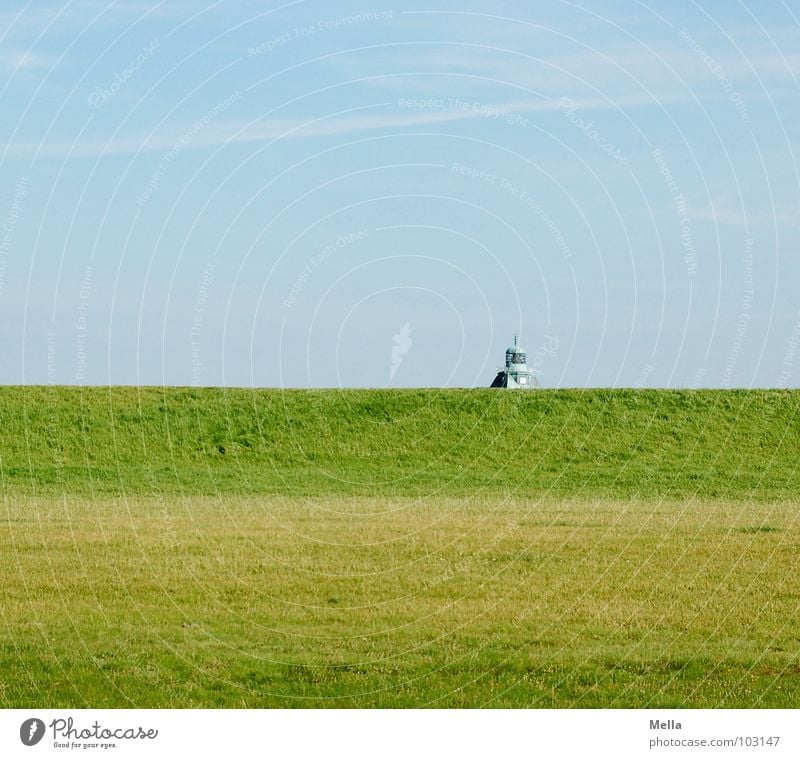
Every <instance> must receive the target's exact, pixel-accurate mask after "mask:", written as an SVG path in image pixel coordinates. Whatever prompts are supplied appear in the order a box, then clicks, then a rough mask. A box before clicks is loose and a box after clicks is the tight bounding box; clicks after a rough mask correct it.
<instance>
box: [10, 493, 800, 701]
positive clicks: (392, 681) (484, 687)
mask: <svg viewBox="0 0 800 758" xmlns="http://www.w3.org/2000/svg"><path fill="white" fill-rule="evenodd" d="M797 506H798V502H797V501H789V500H785V499H784V500H782V501H781V502H768V501H766V500H762V501H761V502H753V501H751V500H724V499H719V498H717V499H694V498H692V497H691V496H689V497H686V498H682V499H679V500H661V499H659V498H648V499H635V498H625V499H619V498H615V499H609V498H603V497H595V498H579V499H570V498H563V497H562V498H539V497H528V496H524V495H522V496H520V495H519V494H518V495H515V496H513V497H510V498H509V497H504V496H503V495H502V494H498V493H493V494H488V495H487V494H478V495H475V496H470V495H468V494H464V495H458V496H447V497H439V496H437V497H433V498H415V497H408V496H370V497H359V496H352V495H348V496H343V495H338V496H337V495H331V494H327V495H320V496H312V497H281V496H277V495H260V496H259V495H235V494H230V493H227V494H223V495H219V496H201V495H199V494H197V493H194V494H191V495H187V496H181V495H169V496H167V495H162V496H143V495H136V496H126V495H122V494H120V495H118V496H116V497H107V496H106V497H87V496H84V495H80V494H79V495H75V494H70V493H62V494H60V495H58V496H55V495H48V496H44V497H43V496H36V497H34V496H29V495H25V494H21V493H16V492H13V491H9V490H8V488H7V489H6V491H5V495H4V499H3V505H2V510H0V555H1V556H2V563H0V572H2V576H1V577H0V588H2V602H1V603H0V705H2V706H4V707H26V708H28V707H44V706H51V707H81V706H87V707H88V706H91V707H127V706H140V707H197V706H204V707H228V706H232V707H244V706H248V707H308V706H335V707H345V706H348V707H362V706H363V707H367V706H370V707H372V706H381V707H400V706H402V707H406V706H432V707H444V706H447V707H458V706H470V707H510V706H514V707H571V706H574V707H601V706H602V707H645V706H648V707H656V706H657V707H682V706H687V707H689V706H691V707H744V708H750V707H796V706H797V705H798V703H800V620H799V619H800V581H799V580H798V575H800V516H798V513H799V511H798V507H797Z"/></svg>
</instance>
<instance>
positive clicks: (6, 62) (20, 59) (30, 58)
mask: <svg viewBox="0 0 800 758" xmlns="http://www.w3.org/2000/svg"><path fill="white" fill-rule="evenodd" d="M0 64H2V66H3V68H6V69H12V70H29V69H49V68H52V66H53V60H52V59H50V58H48V57H46V56H44V55H41V54H40V53H35V52H33V51H32V50H25V51H22V52H6V53H4V54H2V55H0Z"/></svg>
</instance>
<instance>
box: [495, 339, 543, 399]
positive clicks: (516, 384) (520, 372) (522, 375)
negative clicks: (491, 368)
mask: <svg viewBox="0 0 800 758" xmlns="http://www.w3.org/2000/svg"><path fill="white" fill-rule="evenodd" d="M527 360H528V356H527V355H526V354H525V351H524V350H523V349H522V347H520V344H519V339H518V338H517V335H516V334H515V335H514V344H513V345H512V346H511V347H510V348H508V350H506V365H505V366H504V367H503V368H500V369H498V370H497V376H496V377H495V378H494V381H493V382H492V384H491V386H492V387H502V388H505V389H510V390H511V389H514V390H532V389H535V388H536V387H538V386H539V382H537V381H536V376H535V374H534V373H533V371H531V370H530V369H529V368H528V363H527Z"/></svg>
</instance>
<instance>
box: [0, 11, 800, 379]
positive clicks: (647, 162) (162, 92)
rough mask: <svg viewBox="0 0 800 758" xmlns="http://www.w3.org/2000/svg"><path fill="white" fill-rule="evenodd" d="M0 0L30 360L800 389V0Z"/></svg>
mask: <svg viewBox="0 0 800 758" xmlns="http://www.w3.org/2000/svg"><path fill="white" fill-rule="evenodd" d="M0 8H1V10H0V30H1V31H0V72H2V75H1V76H0V104H1V105H2V113H3V114H4V118H3V119H1V120H0V156H1V157H0V161H1V162H0V217H1V218H0V223H1V224H2V227H0V314H1V319H0V348H2V356H3V360H2V361H0V382H2V383H6V384H8V383H47V382H54V383H68V384H109V383H111V384H180V385H191V384H195V385H219V384H225V385H243V386H251V385H252V386H291V387H308V386H334V387H338V386H377V387H386V386H398V387H402V386H457V387H462V386H465V387H470V386H488V384H489V383H490V382H491V380H492V378H493V375H494V371H495V369H496V367H497V365H498V364H499V363H501V362H502V359H503V352H504V350H505V348H506V346H507V345H508V344H509V343H510V342H511V341H512V339H513V335H514V333H515V332H519V334H520V336H521V342H522V343H523V345H524V346H525V347H526V349H527V350H528V353H529V358H530V362H535V364H536V368H537V370H538V371H539V375H540V381H541V383H542V385H544V386H546V387H556V386H581V387H582V386H669V387H690V386H692V387H694V386H698V387H740V386H744V387H748V386H769V387H797V386H799V385H800V287H798V283H799V282H800V262H799V261H798V239H799V237H800V170H799V169H798V161H797V158H798V154H800V141H799V138H800V127H799V126H798V122H799V120H800V119H798V116H800V107H798V103H800V99H799V98H798V89H799V87H798V84H799V82H798V74H797V73H795V72H800V34H798V17H800V6H798V4H797V3H785V2H780V1H778V2H772V1H771V0H766V1H765V2H759V3H757V4H753V3H748V4H743V3H739V2H702V3H694V2H686V3H678V4H665V3H658V4H653V3H649V4H648V3H640V2H630V1H628V2H624V3H623V2H586V3H573V2H556V1H553V2H542V3H535V4H532V3H523V2H493V3H488V2H460V3H457V4H456V3H443V4H439V5H438V6H436V5H434V6H432V5H431V4H430V3H427V2H426V3H422V2H420V3H417V2H402V3H396V4H387V5H381V4H365V3H362V2H339V3H323V2H314V1H313V0H308V1H303V0H300V1H297V2H284V3H269V2H268V3H262V2H258V3H256V2H242V1H238V0H237V1H236V2H234V1H233V0H224V1H223V2H196V1H193V2H182V1H181V0H171V1H170V2H160V3H159V2H148V1H146V0H120V1H119V2H99V0H95V1H86V2H65V3H58V4H52V5H51V4H49V3H47V2H43V1H37V2H30V3H27V4H26V3H15V2H4V3H3V4H2V6H0ZM398 345H402V347H401V349H399V350H398V349H397V347H398ZM393 348H395V351H394V353H393Z"/></svg>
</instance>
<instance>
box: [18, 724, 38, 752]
mask: <svg viewBox="0 0 800 758" xmlns="http://www.w3.org/2000/svg"><path fill="white" fill-rule="evenodd" d="M42 737H44V721H42V720H41V719H25V721H23V722H22V726H21V727H20V728H19V738H20V739H21V740H22V744H23V745H27V746H28V747H33V746H34V745H38V744H39V741H40V740H41V739H42Z"/></svg>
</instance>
